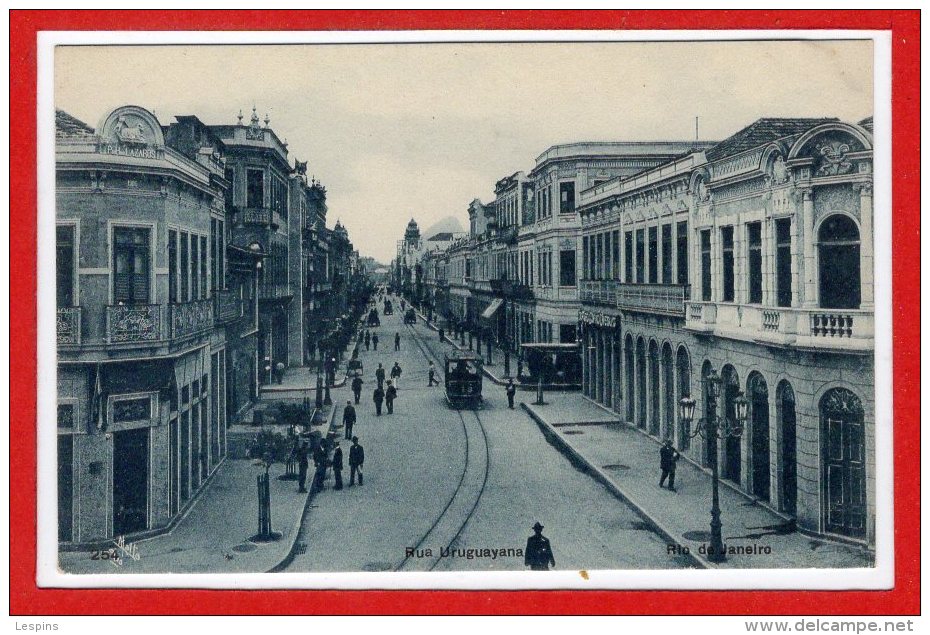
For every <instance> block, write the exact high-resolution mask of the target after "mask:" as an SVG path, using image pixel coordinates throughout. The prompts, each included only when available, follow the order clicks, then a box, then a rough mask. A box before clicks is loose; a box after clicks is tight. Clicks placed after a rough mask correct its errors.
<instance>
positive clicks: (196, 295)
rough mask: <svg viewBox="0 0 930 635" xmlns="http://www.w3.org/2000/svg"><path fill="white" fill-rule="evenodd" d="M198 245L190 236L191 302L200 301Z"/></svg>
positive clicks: (193, 236) (195, 237) (194, 236)
mask: <svg viewBox="0 0 930 635" xmlns="http://www.w3.org/2000/svg"><path fill="white" fill-rule="evenodd" d="M199 274H200V243H199V242H198V241H197V234H191V300H199V299H200V275H199Z"/></svg>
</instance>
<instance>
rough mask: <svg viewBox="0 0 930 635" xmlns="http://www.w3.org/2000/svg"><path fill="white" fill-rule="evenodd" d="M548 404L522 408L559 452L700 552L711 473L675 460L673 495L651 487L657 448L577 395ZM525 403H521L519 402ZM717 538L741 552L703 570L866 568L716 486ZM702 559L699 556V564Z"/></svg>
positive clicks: (864, 560) (706, 538)
mask: <svg viewBox="0 0 930 635" xmlns="http://www.w3.org/2000/svg"><path fill="white" fill-rule="evenodd" d="M546 400H547V401H548V402H549V403H547V404H546V405H542V406H538V405H535V404H531V403H523V404H522V406H523V408H524V409H526V410H527V412H529V413H530V416H532V417H533V418H534V420H535V421H536V423H537V424H538V425H539V426H540V428H541V429H542V430H543V432H544V433H545V434H546V436H547V437H549V439H550V440H551V441H552V442H553V443H554V444H555V445H556V446H558V447H560V448H561V449H562V450H563V452H564V453H566V454H567V455H569V456H570V457H572V458H573V460H575V461H576V462H578V463H581V464H582V465H583V466H584V467H585V468H586V469H588V470H589V471H590V472H591V473H592V474H594V475H595V477H596V478H598V480H600V481H602V482H604V483H605V484H606V485H608V487H611V489H613V490H614V492H615V493H616V494H617V495H618V496H620V497H621V498H623V499H625V500H626V501H627V502H629V503H630V504H631V505H633V506H634V507H636V508H637V509H638V510H639V511H640V512H641V513H642V514H643V516H644V517H646V518H648V519H649V520H650V522H651V523H652V524H653V525H654V526H655V527H656V529H658V530H659V531H660V532H661V533H662V534H664V535H666V537H667V538H669V539H670V540H671V542H672V544H675V543H677V544H678V545H680V546H683V547H687V548H688V549H690V552H691V554H692V555H697V556H698V558H705V557H704V556H702V555H701V553H700V548H701V546H702V545H707V544H709V542H710V507H711V489H712V488H711V475H710V471H709V470H705V469H703V468H701V467H699V466H697V465H695V464H694V463H691V462H690V461H689V460H687V459H685V458H684V457H682V459H681V460H680V461H679V462H678V469H677V472H676V476H675V486H676V489H677V492H672V491H669V490H667V489H662V488H660V487H659V476H660V475H661V471H660V470H659V442H658V441H656V440H655V439H653V438H652V437H650V436H648V435H646V434H645V433H643V432H641V431H640V430H639V429H637V428H635V427H633V426H630V425H628V424H626V423H623V422H621V421H620V419H619V415H616V414H614V413H611V412H608V411H606V410H605V409H603V408H601V407H600V406H598V405H597V404H595V403H593V402H591V401H590V400H588V399H586V398H584V397H583V396H582V395H580V394H578V393H553V394H550V395H547V396H546ZM526 401H529V400H526ZM719 492H720V508H721V520H722V522H723V540H724V543H725V545H726V546H727V547H728V548H731V547H734V548H738V549H740V550H741V551H742V553H737V554H733V555H729V556H728V560H727V562H725V563H723V564H720V565H714V564H712V563H709V562H706V561H705V565H706V566H709V567H716V566H721V567H727V568H765V569H774V568H797V567H811V568H824V567H869V566H872V565H873V556H872V555H871V554H869V553H868V552H866V551H865V550H863V549H860V548H857V547H853V546H847V545H843V544H838V543H833V542H829V541H824V540H820V539H817V538H813V537H810V536H806V535H804V534H802V533H800V532H797V531H795V530H794V528H793V527H792V526H791V523H789V522H788V521H787V520H786V519H785V518H783V517H782V516H780V515H778V514H776V513H775V512H773V511H771V510H769V509H767V508H766V507H764V506H762V505H760V504H758V503H757V502H755V501H754V500H753V499H751V498H750V497H748V496H747V495H745V494H743V493H742V492H740V491H739V490H737V489H735V488H734V487H732V486H731V485H729V484H727V483H725V482H724V481H721V483H720V488H719ZM705 560H706V558H705Z"/></svg>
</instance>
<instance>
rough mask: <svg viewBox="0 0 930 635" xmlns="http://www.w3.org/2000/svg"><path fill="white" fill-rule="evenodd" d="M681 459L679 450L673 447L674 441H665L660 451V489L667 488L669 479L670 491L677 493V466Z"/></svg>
mask: <svg viewBox="0 0 930 635" xmlns="http://www.w3.org/2000/svg"><path fill="white" fill-rule="evenodd" d="M680 457H681V455H680V454H678V450H676V449H675V448H673V447H672V440H671V439H668V438H667V439H665V443H663V444H662V448H661V449H660V450H659V467H660V468H662V478H660V479H659V487H665V479H666V478H667V479H668V489H669V491H671V492H674V491H675V464H676V463H678V459H679V458H680Z"/></svg>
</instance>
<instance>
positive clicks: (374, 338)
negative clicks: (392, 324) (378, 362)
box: [371, 333, 378, 350]
mask: <svg viewBox="0 0 930 635" xmlns="http://www.w3.org/2000/svg"><path fill="white" fill-rule="evenodd" d="M371 344H372V346H374V347H375V350H378V334H377V333H375V334H374V335H372V336H371Z"/></svg>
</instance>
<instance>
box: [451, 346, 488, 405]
mask: <svg viewBox="0 0 930 635" xmlns="http://www.w3.org/2000/svg"><path fill="white" fill-rule="evenodd" d="M482 365H483V360H482V359H481V356H480V355H475V354H474V353H472V352H471V351H451V352H449V353H446V356H445V368H444V371H445V372H444V376H445V379H446V401H447V402H448V404H449V405H450V406H452V407H453V408H468V407H472V408H474V407H480V406H481V403H482V401H483V398H482V396H481V384H482V379H483V373H482V371H481V369H482Z"/></svg>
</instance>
